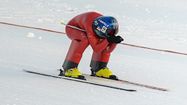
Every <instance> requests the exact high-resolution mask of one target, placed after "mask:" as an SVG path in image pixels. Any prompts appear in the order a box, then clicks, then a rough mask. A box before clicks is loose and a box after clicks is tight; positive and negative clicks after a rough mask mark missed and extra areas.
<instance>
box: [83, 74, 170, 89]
mask: <svg viewBox="0 0 187 105" xmlns="http://www.w3.org/2000/svg"><path fill="white" fill-rule="evenodd" d="M83 75H84V76H85V77H86V78H99V79H103V80H108V81H112V82H120V83H124V84H130V85H134V86H139V87H143V88H147V89H153V90H158V91H169V90H168V89H166V88H162V87H157V86H152V85H147V84H142V83H137V82H132V81H128V80H123V79H118V80H112V79H106V78H100V77H96V76H90V75H88V74H83Z"/></svg>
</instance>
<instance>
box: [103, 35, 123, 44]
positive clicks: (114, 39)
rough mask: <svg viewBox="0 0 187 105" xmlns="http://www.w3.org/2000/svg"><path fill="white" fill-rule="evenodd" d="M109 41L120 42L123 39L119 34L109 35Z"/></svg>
mask: <svg viewBox="0 0 187 105" xmlns="http://www.w3.org/2000/svg"><path fill="white" fill-rule="evenodd" d="M107 40H108V42H109V43H121V42H122V41H123V40H124V39H123V38H122V37H121V36H114V35H112V36H109V37H107Z"/></svg>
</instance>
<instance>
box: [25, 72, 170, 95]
mask: <svg viewBox="0 0 187 105" xmlns="http://www.w3.org/2000/svg"><path fill="white" fill-rule="evenodd" d="M23 71H24V72H26V73H31V74H35V75H40V76H46V77H51V78H58V79H63V80H69V81H74V82H80V83H84V84H90V85H95V86H100V87H105V88H111V89H116V90H121V91H128V92H136V91H137V90H136V89H127V88H122V87H118V86H112V85H106V84H102V83H96V82H93V81H90V80H81V79H75V78H69V77H65V76H56V75H52V74H47V73H41V72H36V71H31V70H26V69H23ZM85 76H86V77H88V76H89V75H87V74H85ZM93 78H98V77H93ZM103 79H104V78H103ZM110 81H113V82H120V83H124V84H131V85H135V86H140V87H144V88H148V89H154V90H159V91H168V90H167V89H165V88H160V87H156V86H150V85H145V84H140V83H135V82H131V81H127V80H121V79H119V80H110Z"/></svg>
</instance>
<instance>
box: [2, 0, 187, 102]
mask: <svg viewBox="0 0 187 105" xmlns="http://www.w3.org/2000/svg"><path fill="white" fill-rule="evenodd" d="M103 2H104V1H99V2H97V1H91V0H90V1H89V2H85V1H76V3H75V1H68V0H63V1H62V0H53V2H51V1H48V0H47V1H46V0H37V1H35V0H17V1H10V0H3V1H0V11H1V14H0V21H6V22H13V23H18V24H23V25H31V26H39V27H44V28H50V29H55V30H61V31H63V30H64V29H63V28H64V27H63V26H61V25H60V24H59V21H60V20H61V19H63V20H65V21H68V20H69V19H70V18H72V17H73V16H75V15H76V14H78V13H81V12H85V11H90V10H96V11H100V12H103V13H105V14H107V15H114V16H116V17H117V18H118V20H119V22H120V25H121V31H120V33H121V34H123V33H125V34H126V35H124V34H123V35H124V37H125V39H126V40H125V41H126V42H129V43H132V44H137V45H146V46H149V47H155V48H162V49H171V50H177V51H181V52H187V49H186V46H187V41H186V39H187V36H186V33H187V32H186V28H187V25H186V24H187V22H186V17H187V16H186V15H185V14H183V13H185V12H186V9H187V8H186V7H185V3H186V1H180V2H178V1H177V0H172V1H170V2H169V1H162V0H158V1H156V2H154V4H153V3H152V2H151V1H147V0H143V1H141V2H140V1H136V0H126V1H125V0H117V1H111V2H110V4H114V5H111V7H109V6H108V5H107V4H106V3H103ZM114 2H115V3H114ZM116 2H118V3H116ZM168 2H169V3H170V4H167V3H168ZM17 4H19V5H22V6H19V5H17ZM103 4H104V5H103ZM117 4H118V5H117ZM23 8H24V10H23ZM114 8H116V9H117V10H118V11H116V9H114ZM162 9H163V10H162ZM178 11H180V12H178ZM181 14H183V16H182V17H180V15H181ZM124 20H125V21H124ZM0 28H1V30H0V50H1V51H0V105H61V104H64V105H74V104H76V105H88V104H89V105H104V104H107V105H124V104H126V105H178V104H180V105H185V104H186V98H187V95H186V93H185V89H186V88H187V86H186V84H187V80H186V79H185V78H186V76H187V73H186V69H187V66H186V64H187V56H183V55H175V54H169V53H160V52H157V51H149V50H143V49H137V48H132V47H127V46H122V45H119V46H118V47H117V49H116V51H114V52H113V54H112V56H111V60H110V63H109V67H110V68H111V69H112V70H113V72H114V73H115V74H117V75H118V76H119V77H120V78H122V79H126V80H130V81H135V82H139V83H144V84H150V85H155V86H160V87H165V88H168V89H169V92H160V91H155V90H150V89H146V88H141V87H136V86H132V85H126V86H124V87H127V88H134V89H137V90H138V92H135V93H129V92H122V91H119V90H112V89H107V88H102V87H96V86H92V85H85V84H81V83H76V82H70V81H66V80H59V79H54V78H47V77H41V76H36V75H31V74H26V73H24V72H23V71H22V69H23V68H25V69H30V70H37V71H41V72H47V73H51V74H57V70H56V69H58V68H61V65H62V62H63V60H64V58H65V55H66V52H67V49H68V47H69V44H70V40H69V39H68V38H67V37H66V36H64V35H60V34H55V33H49V32H44V31H38V30H33V29H24V28H18V27H14V26H7V25H2V24H0ZM91 54H92V50H91V48H90V47H88V49H87V50H86V51H85V53H84V56H83V58H82V60H81V63H80V66H79V68H80V70H81V71H82V72H84V73H90V71H89V69H90V68H89V63H90V59H91ZM113 85H115V84H113Z"/></svg>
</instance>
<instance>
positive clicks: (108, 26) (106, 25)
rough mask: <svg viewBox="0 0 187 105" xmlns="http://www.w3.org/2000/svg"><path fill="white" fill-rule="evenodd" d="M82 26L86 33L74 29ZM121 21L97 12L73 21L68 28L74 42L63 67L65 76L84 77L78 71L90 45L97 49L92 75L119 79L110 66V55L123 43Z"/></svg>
mask: <svg viewBox="0 0 187 105" xmlns="http://www.w3.org/2000/svg"><path fill="white" fill-rule="evenodd" d="M70 26H74V27H78V28H80V29H82V30H85V31H80V30H78V29H75V28H72V27H70ZM118 27H119V26H118V22H117V20H116V19H115V18H114V17H112V16H103V15H102V14H100V13H97V12H86V13H82V14H80V15H77V16H75V17H74V18H72V19H71V20H70V21H69V22H68V24H67V25H66V33H67V36H68V37H69V38H70V39H71V40H72V42H71V45H70V47H69V51H68V53H67V55H66V58H65V61H64V63H63V65H62V67H63V69H64V72H63V74H62V73H60V74H59V75H65V76H67V77H72V78H80V79H81V78H84V76H83V75H82V73H81V72H80V71H79V69H78V65H79V62H80V60H81V58H82V54H83V52H84V51H85V49H86V48H87V47H88V45H91V47H92V49H93V54H92V60H91V63H90V67H91V73H92V76H98V77H103V78H108V79H117V77H116V76H115V75H114V74H113V73H112V71H111V70H110V69H109V68H108V67H107V64H108V62H109V58H110V54H111V52H112V51H113V50H114V49H115V47H116V45H117V44H118V43H120V42H121V41H123V38H122V37H121V36H116V34H117V33H118Z"/></svg>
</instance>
